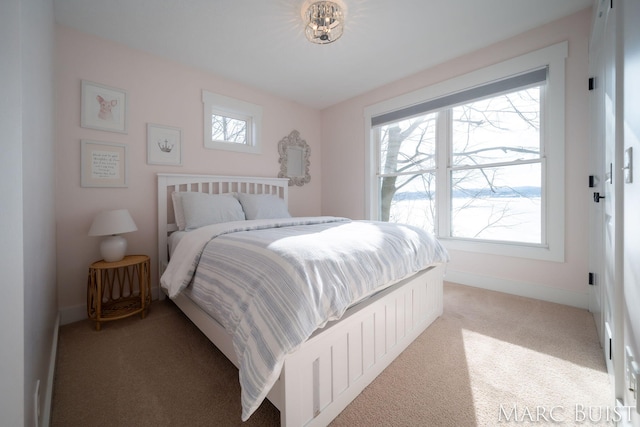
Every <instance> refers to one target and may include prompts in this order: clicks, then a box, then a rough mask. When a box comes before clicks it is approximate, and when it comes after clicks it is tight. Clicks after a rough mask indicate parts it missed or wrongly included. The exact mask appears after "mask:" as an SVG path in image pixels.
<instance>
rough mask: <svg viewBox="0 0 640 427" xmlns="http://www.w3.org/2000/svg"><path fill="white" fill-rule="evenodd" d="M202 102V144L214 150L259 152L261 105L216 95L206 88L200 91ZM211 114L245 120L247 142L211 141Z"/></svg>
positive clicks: (260, 150)
mask: <svg viewBox="0 0 640 427" xmlns="http://www.w3.org/2000/svg"><path fill="white" fill-rule="evenodd" d="M202 103H203V104H204V107H203V111H204V146H205V148H212V149H216V150H227V151H240V152H244V153H253V154H260V153H261V152H262V147H261V140H262V138H261V136H262V135H261V129H262V107H261V106H259V105H255V104H251V103H249V102H246V101H241V100H239V99H235V98H230V97H228V96H224V95H218V94H216V93H211V92H208V91H206V90H203V91H202ZM211 114H216V115H223V116H224V115H227V114H228V116H227V117H232V118H237V117H241V118H242V120H247V119H248V120H247V127H248V129H247V144H238V143H230V142H220V141H212V136H211Z"/></svg>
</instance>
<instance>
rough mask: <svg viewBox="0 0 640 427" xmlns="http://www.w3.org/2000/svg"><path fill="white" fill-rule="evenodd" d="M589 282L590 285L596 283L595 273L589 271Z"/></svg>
mask: <svg viewBox="0 0 640 427" xmlns="http://www.w3.org/2000/svg"><path fill="white" fill-rule="evenodd" d="M589 284H590V285H591V286H593V285H595V284H596V273H589Z"/></svg>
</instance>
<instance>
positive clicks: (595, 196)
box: [593, 192, 604, 203]
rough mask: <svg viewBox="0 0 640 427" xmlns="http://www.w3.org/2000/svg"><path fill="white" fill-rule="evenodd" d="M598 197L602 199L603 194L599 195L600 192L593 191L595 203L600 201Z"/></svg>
mask: <svg viewBox="0 0 640 427" xmlns="http://www.w3.org/2000/svg"><path fill="white" fill-rule="evenodd" d="M600 199H604V196H601V195H600V193H598V192H595V193H593V201H594V202H596V203H600Z"/></svg>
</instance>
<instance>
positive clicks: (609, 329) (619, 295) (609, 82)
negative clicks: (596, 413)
mask: <svg viewBox="0 0 640 427" xmlns="http://www.w3.org/2000/svg"><path fill="white" fill-rule="evenodd" d="M605 3H609V7H608V8H607V9H606V25H605V30H604V50H603V60H604V64H603V65H604V82H603V90H604V167H605V171H604V186H603V190H604V197H605V198H604V200H601V202H603V203H604V204H603V207H604V244H603V259H604V274H603V284H602V289H603V300H602V302H603V306H602V309H603V311H602V313H603V318H604V327H605V328H604V332H605V343H604V344H605V345H604V347H605V348H604V349H605V357H606V360H607V368H608V370H609V373H610V375H611V376H612V378H611V379H612V384H613V385H614V392H615V396H616V397H620V396H622V395H623V394H624V381H619V380H620V379H623V378H624V371H623V369H624V363H623V347H624V346H623V343H624V330H623V319H622V313H623V310H622V307H623V303H624V301H623V280H622V273H623V269H622V266H623V264H622V262H623V257H622V248H623V204H622V201H623V199H622V190H623V187H622V162H621V159H622V135H621V132H620V131H619V129H621V126H620V123H619V122H621V118H622V114H621V113H622V107H621V105H620V103H621V101H622V96H621V93H620V91H621V90H622V78H621V76H622V69H621V67H620V66H619V61H620V53H619V51H618V49H619V46H620V45H621V44H620V42H619V37H620V22H621V19H620V17H619V13H620V11H621V4H618V3H617V2H613V1H611V2H605ZM612 6H613V7H612Z"/></svg>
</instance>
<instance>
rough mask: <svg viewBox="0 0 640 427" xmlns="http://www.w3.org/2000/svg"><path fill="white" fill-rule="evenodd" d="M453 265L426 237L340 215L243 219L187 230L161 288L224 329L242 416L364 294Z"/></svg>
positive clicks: (407, 229)
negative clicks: (290, 357)
mask: <svg viewBox="0 0 640 427" xmlns="http://www.w3.org/2000/svg"><path fill="white" fill-rule="evenodd" d="M446 261H448V255H447V253H446V250H445V249H444V248H443V247H442V246H441V244H440V243H439V242H438V241H437V240H436V239H435V238H434V237H433V236H432V235H431V234H429V233H427V232H425V231H423V230H421V229H418V228H415V227H412V226H408V225H400V224H390V223H386V222H373V221H351V220H348V219H346V218H338V217H304V218H286V219H279V220H254V221H236V222H230V223H225V224H215V225H211V226H206V227H202V228H199V229H197V230H193V231H190V232H189V233H187V235H186V236H185V237H184V238H183V239H182V240H181V241H180V243H179V244H178V245H177V247H176V249H175V251H174V253H173V255H172V258H171V261H170V262H169V265H168V266H167V270H166V271H165V273H164V274H163V275H162V278H161V285H162V287H163V288H164V289H165V291H166V292H167V293H168V295H169V297H175V296H176V295H177V294H178V293H179V292H181V291H183V290H185V288H188V289H187V290H186V292H188V296H189V297H190V298H191V299H193V300H194V301H196V303H197V304H198V305H200V307H201V308H203V309H204V310H205V311H206V312H208V313H209V315H211V316H212V317H213V318H214V319H216V320H217V321H218V322H219V323H221V324H222V326H224V328H225V329H226V330H227V332H228V333H229V334H230V335H231V337H232V341H233V345H234V350H235V352H236V355H237V357H238V364H239V365H238V366H239V371H240V373H239V376H240V385H241V388H242V396H241V398H242V420H243V421H246V420H247V419H248V418H249V416H250V415H251V414H252V413H253V412H254V411H255V410H256V409H257V408H258V407H259V406H260V404H261V403H262V401H263V400H264V398H265V397H266V395H267V393H268V392H269V390H270V389H271V387H272V386H273V384H274V383H275V381H276V380H277V379H278V376H279V374H280V370H281V368H282V365H283V363H284V359H285V357H286V356H287V354H289V353H291V352H294V351H295V350H296V349H297V348H298V347H299V346H300V345H301V344H302V343H303V342H304V341H305V340H307V339H308V338H309V336H311V334H312V333H313V332H314V331H315V330H316V329H318V328H322V327H323V326H324V325H325V324H326V323H327V322H329V321H331V320H335V319H339V318H340V317H341V316H342V314H343V313H344V312H345V310H346V309H347V308H348V307H349V306H351V305H353V304H354V303H355V302H357V301H360V300H362V299H364V298H366V297H367V296H369V295H371V294H373V293H374V292H377V291H379V290H381V289H383V288H385V287H388V286H390V285H391V284H393V283H396V282H398V281H400V280H402V279H404V278H406V277H408V276H410V275H412V274H414V273H416V272H418V271H420V270H423V269H425V268H427V267H428V266H431V265H434V264H439V263H444V262H446Z"/></svg>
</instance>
